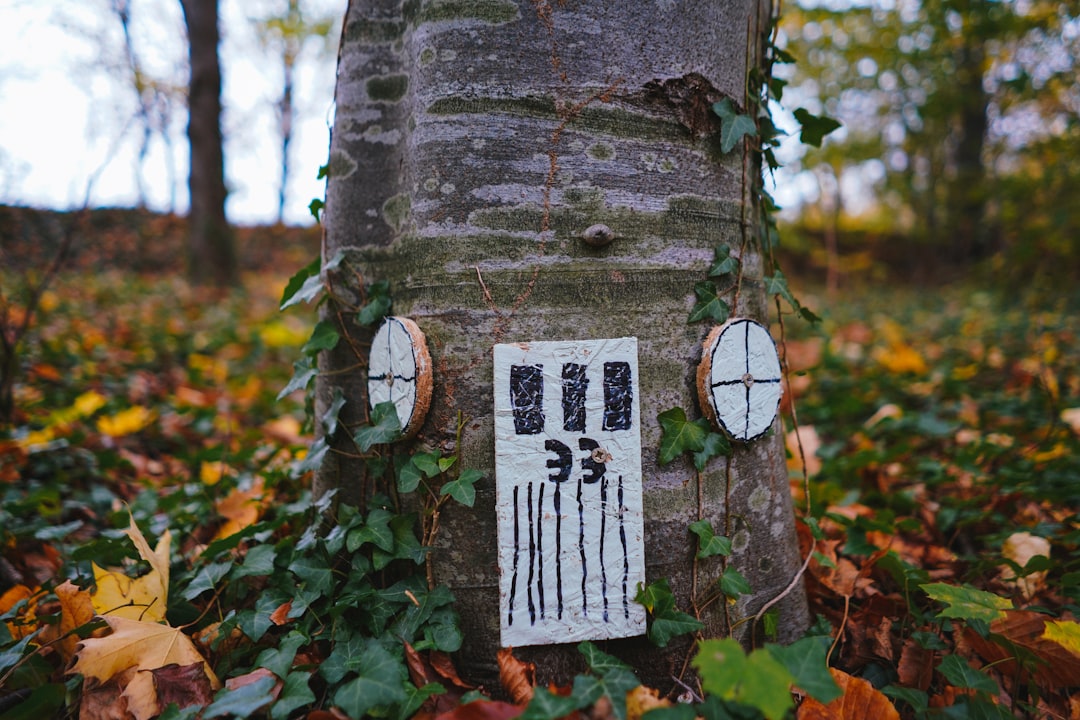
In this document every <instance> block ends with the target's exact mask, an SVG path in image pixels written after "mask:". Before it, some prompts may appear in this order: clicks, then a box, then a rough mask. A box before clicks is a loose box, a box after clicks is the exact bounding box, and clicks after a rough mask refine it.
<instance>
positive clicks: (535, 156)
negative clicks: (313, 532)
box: [315, 0, 807, 688]
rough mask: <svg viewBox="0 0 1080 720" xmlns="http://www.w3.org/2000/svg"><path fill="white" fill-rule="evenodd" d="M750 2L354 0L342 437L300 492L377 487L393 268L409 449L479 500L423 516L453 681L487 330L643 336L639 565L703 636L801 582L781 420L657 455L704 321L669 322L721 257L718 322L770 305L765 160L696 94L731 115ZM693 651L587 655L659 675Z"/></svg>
mask: <svg viewBox="0 0 1080 720" xmlns="http://www.w3.org/2000/svg"><path fill="white" fill-rule="evenodd" d="M769 10H770V8H769V7H767V4H765V3H759V2H756V1H755V0H728V1H726V2H715V3H702V4H698V5H697V6H695V11H694V12H692V13H690V12H670V11H668V10H665V9H663V7H662V4H657V3H620V4H615V5H612V4H610V3H602V2H599V1H589V2H580V3H574V4H572V5H570V4H563V3H555V2H547V1H546V0H530V1H529V2H526V1H525V0H518V1H517V2H511V1H510V0H499V1H497V2H463V3H441V2H421V3H415V2H402V1H401V0H396V1H395V0H380V1H375V2H359V1H355V2H350V4H349V8H348V11H347V15H346V25H345V28H344V31H343V33H342V38H343V44H342V47H341V50H340V53H339V68H338V86H337V91H336V103H337V111H336V118H335V126H334V132H333V142H332V145H331V153H330V163H329V171H330V179H329V181H328V187H327V200H326V219H325V222H326V235H325V243H324V247H323V257H324V259H325V260H327V261H329V260H330V259H332V258H336V257H339V256H343V257H344V260H342V261H341V263H340V264H338V265H336V267H335V269H333V270H324V272H325V273H326V278H325V279H326V280H327V281H328V282H329V285H330V288H331V298H332V299H331V301H330V302H328V303H327V304H326V305H325V306H324V320H326V321H328V322H333V323H334V324H335V326H336V329H337V332H338V333H339V334H340V335H341V336H342V338H343V339H342V341H340V342H339V343H338V344H337V346H336V347H335V348H333V349H332V350H330V351H328V352H324V353H323V354H322V355H321V357H320V361H319V371H320V375H319V379H318V388H317V391H316V416H317V417H330V416H331V415H332V416H333V417H334V418H335V421H334V422H333V423H331V425H330V427H331V428H333V429H335V430H336V432H332V433H331V438H330V445H331V451H330V452H329V453H327V454H326V456H325V459H324V460H323V461H322V465H321V467H320V468H319V470H318V473H317V477H316V480H315V488H316V492H317V493H318V494H321V493H325V492H327V491H328V490H330V489H332V488H333V489H337V490H338V491H339V495H338V498H339V499H341V500H345V501H348V502H352V503H359V504H364V503H365V502H366V501H367V500H368V499H369V498H370V497H371V493H372V491H373V488H372V487H371V479H370V478H371V477H372V476H371V474H370V470H371V467H372V465H371V463H372V462H374V461H375V458H371V457H365V455H364V454H363V453H359V452H358V448H357V446H356V445H355V444H354V443H353V442H352V440H351V439H350V438H349V437H348V434H349V433H348V431H349V430H351V429H355V428H356V427H357V426H359V425H360V424H361V423H363V422H365V421H366V420H367V411H366V397H365V395H366V390H365V387H366V382H367V377H366V374H365V370H364V367H365V365H364V363H365V361H366V358H365V352H364V350H363V348H364V343H365V338H367V337H369V335H368V333H369V332H370V328H367V327H363V326H361V325H360V324H358V323H357V313H356V311H357V310H358V309H359V308H360V307H361V306H365V307H368V308H369V309H368V311H365V312H364V313H363V315H362V316H361V317H362V318H365V317H366V316H367V315H369V314H371V312H370V309H371V308H372V307H374V306H376V305H377V304H378V303H385V302H386V299H387V298H386V295H385V293H383V292H382V289H381V286H379V285H378V284H377V283H382V282H387V283H389V286H390V296H391V297H392V301H393V312H394V313H395V314H398V315H406V316H410V317H412V318H413V319H414V320H415V321H416V322H417V323H418V324H419V325H420V327H421V328H422V329H423V330H424V331H425V332H426V334H427V338H428V343H429V346H430V349H431V354H432V360H433V364H434V367H435V376H436V380H435V390H434V397H433V399H432V407H431V411H430V413H429V415H428V419H427V422H426V424H425V425H424V427H423V428H422V429H421V434H420V437H419V442H420V443H421V444H422V445H423V446H426V447H431V448H439V449H443V450H453V451H455V452H457V453H459V454H460V456H461V460H462V463H463V464H464V466H465V467H468V468H474V469H480V470H482V471H483V472H484V473H485V475H486V478H487V480H486V481H484V482H482V483H479V484H478V485H477V498H476V504H475V507H474V508H466V507H463V506H462V507H459V506H454V507H452V508H451V507H449V506H448V507H447V508H445V509H444V510H443V511H442V513H441V515H440V516H439V517H438V518H437V519H434V520H435V521H437V522H438V523H439V527H440V528H441V529H440V534H439V543H438V550H437V552H436V556H435V560H434V562H433V576H434V577H433V579H434V580H437V581H441V582H445V583H447V584H448V585H450V587H451V588H452V589H453V591H454V593H455V595H456V596H457V599H458V604H459V608H460V609H461V614H462V621H463V625H464V632H465V638H466V640H465V643H466V644H465V648H464V652H463V653H462V655H461V658H460V661H461V663H462V664H463V665H464V667H463V672H464V674H465V675H466V676H468V677H471V678H475V679H481V680H484V681H486V682H490V683H491V684H494V682H493V681H494V678H495V675H496V670H495V667H494V662H495V654H496V653H495V651H496V649H497V648H498V645H499V635H498V633H499V623H498V617H497V615H498V613H497V608H498V607H499V581H498V571H497V564H496V551H497V547H496V528H495V507H494V504H495V491H494V485H495V483H494V473H493V470H492V468H493V459H494V458H493V423H492V411H493V399H492V360H491V357H492V355H491V353H492V345H493V343H496V342H527V341H532V340H552V339H587V338H617V337H621V336H630V335H632V336H636V337H637V338H638V341H639V356H640V358H639V363H640V379H641V395H642V397H641V416H642V423H643V428H642V445H643V448H644V452H643V463H644V478H645V481H644V482H645V518H646V520H645V522H646V525H645V534H646V537H645V544H646V548H647V551H646V563H647V568H646V574H647V578H648V580H649V581H653V580H656V579H658V578H668V579H669V580H670V583H671V586H672V588H673V589H674V591H675V595H676V600H677V603H678V605H679V607H681V608H683V609H686V610H688V611H691V612H695V613H696V614H698V615H699V616H700V617H701V619H702V620H703V621H704V623H705V633H706V634H708V635H719V634H725V633H729V632H730V633H734V634H736V635H737V636H738V637H740V638H743V639H744V640H748V639H749V637H750V635H751V633H752V632H753V631H754V623H753V622H739V621H740V620H746V619H747V618H750V617H752V616H753V615H754V614H755V613H756V612H757V611H758V610H759V609H760V608H762V606H763V605H764V604H765V603H766V602H767V601H769V600H770V599H771V598H774V597H776V596H778V595H780V594H781V592H782V591H783V589H784V588H785V586H787V585H788V583H789V582H790V581H791V580H792V578H793V577H795V575H796V573H797V570H798V568H799V565H800V558H799V554H798V548H797V546H796V542H795V532H794V523H793V517H792V508H791V497H790V494H789V491H788V481H787V473H786V469H785V465H784V449H783V447H782V443H781V440H780V435H781V434H780V433H774V434H772V435H771V436H770V437H767V438H765V439H762V440H759V441H757V442H755V443H752V444H748V445H745V446H744V445H739V446H737V447H735V449H734V454H733V456H732V457H731V459H730V461H727V460H726V459H725V458H720V459H718V460H714V461H713V463H712V464H710V465H708V466H707V468H706V470H705V471H704V472H700V473H696V472H695V470H694V468H693V466H692V465H691V464H690V463H689V462H688V461H685V460H682V459H680V460H677V461H676V462H673V463H671V464H669V465H660V464H659V463H658V461H657V450H658V448H659V446H660V439H661V428H660V425H659V423H658V421H657V416H658V415H659V414H660V413H662V412H664V411H666V410H668V409H670V408H672V407H673V406H678V407H682V408H685V409H686V410H687V411H688V412H689V414H690V416H691V417H693V416H694V415H695V407H696V400H695V392H694V384H695V379H694V373H695V368H696V367H697V363H698V361H699V359H700V356H701V343H702V339H703V337H704V335H705V333H706V331H707V330H708V328H705V327H703V326H702V325H690V324H687V322H686V319H687V314H688V312H690V311H691V309H692V307H693V306H694V286H695V283H698V282H699V281H701V280H704V279H705V277H706V276H707V274H708V272H709V269H710V264H711V262H712V260H713V258H714V250H715V248H717V246H720V245H727V246H728V247H730V248H732V253H733V255H735V256H737V257H738V258H739V260H740V263H739V267H740V271H739V276H740V280H739V282H737V283H734V284H733V285H732V286H730V287H728V288H727V289H726V290H724V291H723V292H722V294H723V295H724V297H725V298H726V299H727V301H728V302H729V303H730V304H731V305H732V307H733V311H734V313H735V314H737V315H740V316H745V317H752V318H758V319H761V320H764V319H765V318H766V316H767V312H768V309H767V308H768V306H767V303H766V297H765V292H764V287H763V284H764V283H763V275H764V272H765V265H766V264H767V263H766V261H765V259H764V258H763V256H762V254H761V247H760V245H759V244H758V240H757V237H758V236H757V226H756V223H755V222H754V221H753V218H755V217H756V210H755V208H754V207H753V206H752V205H749V203H752V202H753V198H754V197H755V193H754V192H752V191H751V188H752V187H754V186H755V184H756V179H757V177H758V175H759V172H760V171H759V165H758V164H757V162H756V161H755V160H754V159H753V156H752V155H751V156H744V154H743V153H741V152H738V151H736V152H732V153H728V154H724V153H723V152H722V151H721V148H720V138H719V130H720V123H719V120H718V118H717V117H716V116H715V115H714V114H713V113H712V111H711V106H712V105H713V103H716V102H718V101H720V100H721V99H723V98H729V99H731V100H733V101H734V103H735V106H736V107H743V106H745V105H746V104H747V102H748V99H747V97H746V92H747V91H746V88H747V84H748V80H747V79H748V75H749V74H751V70H752V69H754V68H755V67H756V66H757V65H758V64H759V62H760V61H761V48H762V45H761V43H762V37H763V36H766V35H767V33H768V15H769ZM756 77H759V78H760V74H757V75H756ZM737 147H740V146H737ZM598 224H603V225H605V226H606V227H607V228H609V229H610V231H611V235H612V236H613V237H614V241H613V242H612V243H611V244H610V245H607V246H605V247H601V248H596V247H593V246H591V245H589V244H586V243H585V242H583V240H582V237H583V234H584V233H585V231H586V230H587V229H588V228H590V227H591V226H594V225H598ZM365 303H366V304H367V305H365ZM342 400H344V405H342V404H341V402H342ZM459 418H463V420H462V421H461V422H462V423H463V424H461V425H460V426H459ZM459 427H460V428H461V432H460V436H459V434H458V428H459ZM459 440H460V446H457V443H458V441H459ZM384 460H385V459H384ZM701 518H705V519H708V520H709V521H710V522H711V523H712V525H713V526H714V527H715V528H717V532H720V533H724V534H727V535H729V536H730V537H731V539H732V541H733V554H732V556H731V559H730V565H731V566H732V567H734V568H737V569H738V570H740V571H741V572H742V573H744V574H745V576H746V577H747V578H748V579H749V583H750V585H751V587H752V592H751V593H749V594H744V595H742V596H741V597H740V598H739V600H738V602H737V603H736V604H734V605H729V604H728V603H727V602H725V601H724V598H722V597H719V594H718V592H717V591H716V582H717V580H718V578H719V576H720V573H721V572H722V565H723V563H720V562H718V561H717V559H716V558H712V559H711V560H710V561H703V562H701V563H700V564H699V563H698V562H697V561H696V560H695V551H696V541H695V540H693V536H692V535H691V534H690V532H689V531H688V528H689V526H690V524H691V523H693V522H694V521H696V520H698V519H701ZM429 520H432V519H431V518H429ZM777 609H778V610H779V625H778V627H779V631H780V637H781V639H792V638H794V637H797V636H798V635H799V633H800V632H801V631H802V630H803V629H804V628H805V626H806V623H807V613H806V606H805V599H804V596H803V594H802V591H801V587H799V588H797V589H796V590H795V591H794V592H791V593H790V594H789V595H786V596H785V597H784V598H783V600H782V601H781V602H780V603H779V605H778V606H777ZM688 642H689V639H688V638H687V639H686V641H685V642H672V643H671V644H670V645H669V646H668V648H667V649H666V650H664V651H659V650H658V649H657V648H655V647H653V646H651V645H649V644H648V643H647V642H645V641H644V640H643V639H641V638H638V639H631V640H622V641H611V642H609V643H607V644H606V647H607V648H608V649H609V651H611V652H615V653H617V654H619V655H621V656H623V657H624V658H626V659H628V660H630V661H631V662H632V663H633V664H634V665H635V666H636V667H637V669H639V670H640V672H641V674H642V680H643V681H644V682H646V683H647V684H650V683H651V684H654V685H657V686H659V687H665V688H666V687H668V686H669V685H670V678H671V676H672V675H673V674H675V675H677V674H679V672H680V670H681V669H682V664H683V659H684V658H685V656H686V652H687V646H688ZM520 654H521V655H522V656H523V657H525V658H526V659H532V660H538V666H539V667H540V669H541V670H542V672H544V673H547V674H549V675H550V677H556V678H561V679H563V680H565V679H567V678H569V677H571V676H572V674H573V672H574V671H575V670H577V669H579V663H580V657H579V656H578V655H577V653H576V652H575V651H574V650H573V648H570V647H567V646H552V647H545V648H531V649H530V648H525V649H522V651H521V653H520ZM545 679H546V678H545Z"/></svg>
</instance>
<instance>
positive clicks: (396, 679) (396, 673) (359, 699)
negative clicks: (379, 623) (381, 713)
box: [334, 638, 407, 718]
mask: <svg viewBox="0 0 1080 720" xmlns="http://www.w3.org/2000/svg"><path fill="white" fill-rule="evenodd" d="M353 664H354V666H355V668H356V672H357V675H358V677H355V678H353V679H352V680H350V681H349V682H347V683H345V684H344V685H342V686H341V687H339V688H338V689H337V692H335V693H334V704H335V705H337V706H338V707H340V708H341V709H342V710H344V711H345V713H346V714H347V715H348V716H349V717H354V718H361V717H364V716H365V715H366V714H368V712H369V711H370V710H372V709H374V708H378V707H388V706H391V705H394V704H396V703H400V702H404V701H405V700H406V698H407V696H406V694H405V667H404V665H402V662H401V660H399V659H398V658H396V657H394V656H393V655H391V654H390V653H389V652H388V651H387V650H386V648H384V647H383V646H382V645H380V644H379V642H378V640H375V639H374V638H367V639H365V641H364V642H363V649H362V652H361V653H360V655H359V657H356V658H355V659H354V663H353Z"/></svg>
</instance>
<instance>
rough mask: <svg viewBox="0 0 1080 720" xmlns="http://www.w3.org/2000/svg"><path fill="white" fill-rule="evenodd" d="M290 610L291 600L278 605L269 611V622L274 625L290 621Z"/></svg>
mask: <svg viewBox="0 0 1080 720" xmlns="http://www.w3.org/2000/svg"><path fill="white" fill-rule="evenodd" d="M290 610H292V600H289V601H288V602H285V603H282V604H281V605H278V607H277V610H274V612H272V613H270V622H272V623H274V624H275V625H285V624H286V623H288V622H290V620H289V611H290Z"/></svg>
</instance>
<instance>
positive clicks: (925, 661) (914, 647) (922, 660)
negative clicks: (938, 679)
mask: <svg viewBox="0 0 1080 720" xmlns="http://www.w3.org/2000/svg"><path fill="white" fill-rule="evenodd" d="M897 674H898V675H899V677H900V684H901V685H903V686H904V687H910V688H915V689H917V690H923V691H926V690H927V689H928V688H929V687H930V681H931V680H933V677H934V652H933V651H932V650H927V649H926V648H924V647H922V646H921V645H919V643H917V642H916V641H915V640H913V639H911V638H908V639H907V641H905V642H904V647H903V649H901V650H900V663H899V665H898V666H897Z"/></svg>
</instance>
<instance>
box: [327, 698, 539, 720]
mask: <svg viewBox="0 0 1080 720" xmlns="http://www.w3.org/2000/svg"><path fill="white" fill-rule="evenodd" d="M523 712H525V708H524V706H521V705H514V704H512V703H508V702H502V701H501V700H474V701H473V702H471V703H466V704H464V705H458V706H457V707H456V708H454V709H453V710H449V711H447V712H444V713H443V714H441V715H437V716H436V717H435V720H512V719H513V718H516V717H517V716H518V715H520V714H521V713H523ZM308 720H321V719H319V718H312V717H311V716H310V715H309V716H308ZM327 720H329V719H327Z"/></svg>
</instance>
